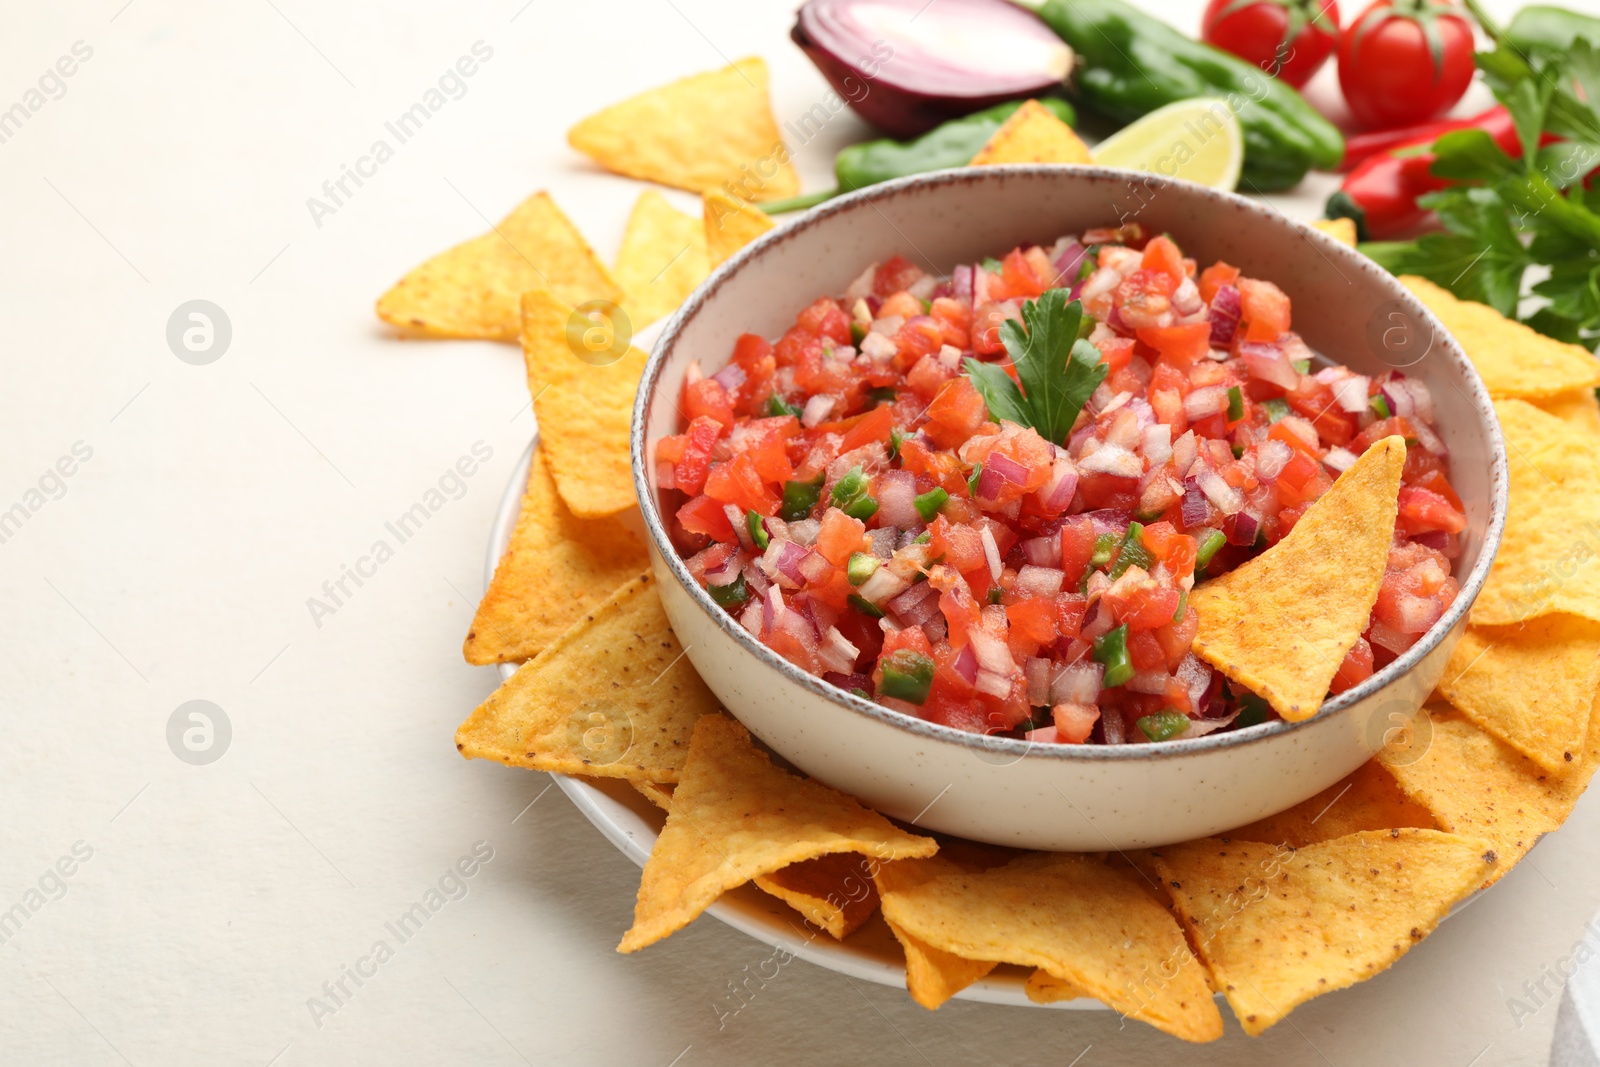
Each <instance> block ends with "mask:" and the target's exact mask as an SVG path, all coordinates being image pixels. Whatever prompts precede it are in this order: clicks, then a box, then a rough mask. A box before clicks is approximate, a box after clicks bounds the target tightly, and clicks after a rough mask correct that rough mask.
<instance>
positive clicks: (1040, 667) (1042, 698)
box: [1022, 656, 1051, 708]
mask: <svg viewBox="0 0 1600 1067" xmlns="http://www.w3.org/2000/svg"><path fill="white" fill-rule="evenodd" d="M1050 667H1051V664H1050V661H1049V660H1047V659H1045V658H1043V657H1042V656H1030V657H1029V658H1028V659H1026V660H1024V661H1023V663H1022V676H1023V677H1024V678H1026V679H1027V680H1028V703H1029V705H1031V706H1032V707H1035V708H1041V707H1049V706H1050Z"/></svg>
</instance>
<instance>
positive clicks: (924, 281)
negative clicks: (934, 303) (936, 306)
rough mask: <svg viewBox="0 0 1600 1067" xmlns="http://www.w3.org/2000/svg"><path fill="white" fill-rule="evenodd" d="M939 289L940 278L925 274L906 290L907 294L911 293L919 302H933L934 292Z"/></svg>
mask: <svg viewBox="0 0 1600 1067" xmlns="http://www.w3.org/2000/svg"><path fill="white" fill-rule="evenodd" d="M937 288H939V279H938V277H937V276H935V275H932V274H924V275H923V276H922V277H920V278H918V279H917V280H916V281H914V282H912V283H911V285H910V287H909V288H907V289H906V292H908V293H910V294H911V295H912V296H914V297H916V298H917V299H918V300H932V299H933V291H934V290H935V289H937Z"/></svg>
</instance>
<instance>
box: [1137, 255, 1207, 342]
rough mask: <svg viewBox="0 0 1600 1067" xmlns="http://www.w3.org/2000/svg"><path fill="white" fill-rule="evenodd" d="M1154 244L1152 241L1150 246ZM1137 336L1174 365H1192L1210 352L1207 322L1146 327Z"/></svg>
mask: <svg viewBox="0 0 1600 1067" xmlns="http://www.w3.org/2000/svg"><path fill="white" fill-rule="evenodd" d="M1157 240H1159V238H1157ZM1154 244H1155V242H1154V241H1152V242H1151V245H1152V246H1154ZM1138 336H1139V340H1141V341H1143V342H1144V343H1145V344H1147V345H1149V346H1150V347H1151V348H1153V349H1155V350H1156V351H1157V352H1159V353H1161V355H1162V356H1163V357H1165V358H1167V359H1170V360H1172V361H1174V362H1176V363H1193V362H1194V361H1195V360H1197V359H1200V358H1202V357H1203V356H1205V354H1206V353H1207V352H1209V351H1210V350H1211V324H1210V323H1209V322H1188V323H1184V324H1182V325H1179V326H1146V327H1145V328H1144V329H1142V330H1140V331H1138Z"/></svg>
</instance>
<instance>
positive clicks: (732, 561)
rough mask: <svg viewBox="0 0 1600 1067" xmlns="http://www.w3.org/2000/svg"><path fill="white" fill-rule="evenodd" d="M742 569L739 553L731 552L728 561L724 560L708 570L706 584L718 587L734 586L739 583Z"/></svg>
mask: <svg viewBox="0 0 1600 1067" xmlns="http://www.w3.org/2000/svg"><path fill="white" fill-rule="evenodd" d="M740 569H741V564H740V560H739V553H737V552H729V553H728V558H727V559H724V560H723V561H722V562H721V563H719V564H717V565H716V566H715V567H707V568H706V584H707V585H716V586H723V585H732V584H733V583H734V582H736V581H738V579H739V571H740Z"/></svg>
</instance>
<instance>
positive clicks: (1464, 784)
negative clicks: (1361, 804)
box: [1378, 704, 1600, 883]
mask: <svg viewBox="0 0 1600 1067" xmlns="http://www.w3.org/2000/svg"><path fill="white" fill-rule="evenodd" d="M1428 723H1429V725H1428V727H1427V728H1426V729H1424V730H1418V731H1413V732H1412V734H1411V736H1410V738H1408V739H1407V742H1406V743H1405V744H1399V745H1395V746H1392V747H1390V748H1386V749H1385V750H1384V751H1383V752H1381V753H1379V756H1378V758H1379V761H1380V763H1381V764H1382V765H1383V768H1384V770H1386V771H1387V772H1388V773H1389V774H1390V775H1391V776H1392V777H1393V778H1394V780H1395V782H1396V784H1398V785H1399V786H1400V788H1401V789H1402V790H1404V791H1405V792H1406V794H1407V795H1409V796H1410V797H1412V798H1413V799H1415V800H1416V801H1417V802H1418V803H1419V804H1422V805H1423V806H1424V807H1426V808H1427V809H1428V810H1429V811H1431V812H1433V815H1434V818H1435V819H1437V820H1438V823H1439V825H1440V826H1441V827H1442V828H1444V829H1446V830H1450V831H1451V832H1453V833H1458V834H1470V835H1471V836H1473V837H1481V838H1483V839H1484V840H1486V841H1488V842H1489V843H1490V844H1492V845H1493V846H1494V850H1495V854H1496V855H1497V856H1499V857H1500V863H1499V865H1498V866H1497V867H1496V868H1495V871H1494V873H1493V874H1492V876H1491V877H1490V878H1489V882H1490V883H1492V882H1494V881H1496V880H1497V879H1499V878H1500V876H1501V875H1503V874H1505V873H1506V872H1507V871H1509V870H1510V869H1511V868H1512V866H1513V865H1515V864H1516V862H1517V861H1518V860H1520V859H1521V858H1522V857H1523V855H1524V854H1525V853H1526V852H1527V851H1528V850H1529V849H1530V848H1532V847H1533V846H1534V844H1535V842H1537V841H1538V840H1539V838H1540V836H1541V835H1543V834H1545V833H1548V832H1549V831H1551V830H1554V829H1556V828H1557V827H1559V826H1560V825H1561V824H1562V822H1564V821H1565V820H1566V817H1567V816H1568V815H1569V814H1570V813H1571V812H1572V807H1573V805H1574V804H1576V803H1577V802H1578V798H1579V797H1580V796H1582V795H1583V791H1584V789H1585V788H1586V787H1587V786H1588V784H1589V779H1590V777H1591V776H1592V775H1593V774H1594V771H1595V765H1596V763H1597V762H1600V715H1596V714H1593V713H1591V714H1590V717H1589V735H1588V737H1587V738H1586V739H1585V742H1584V758H1583V760H1582V761H1581V763H1580V765H1579V767H1578V769H1577V770H1575V771H1573V772H1572V773H1571V774H1568V775H1566V776H1565V777H1559V778H1558V777H1556V776H1554V775H1551V774H1548V773H1546V772H1545V771H1544V770H1543V769H1542V768H1541V767H1540V766H1539V765H1538V764H1536V763H1534V762H1533V761H1532V760H1530V759H1528V758H1527V757H1526V756H1523V755H1522V754H1521V753H1519V752H1517V751H1515V750H1514V749H1512V748H1511V747H1510V746H1509V745H1506V744H1503V743H1502V742H1500V741H1498V740H1496V739H1495V738H1494V737H1492V736H1490V735H1489V734H1487V733H1485V732H1484V731H1483V730H1480V729H1479V728H1478V727H1477V726H1474V725H1473V724H1472V722H1471V721H1469V720H1468V719H1467V718H1466V716H1464V715H1462V714H1461V713H1460V712H1458V711H1455V710H1454V709H1452V708H1450V707H1448V706H1447V705H1443V704H1437V705H1430V706H1429V708H1428Z"/></svg>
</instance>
